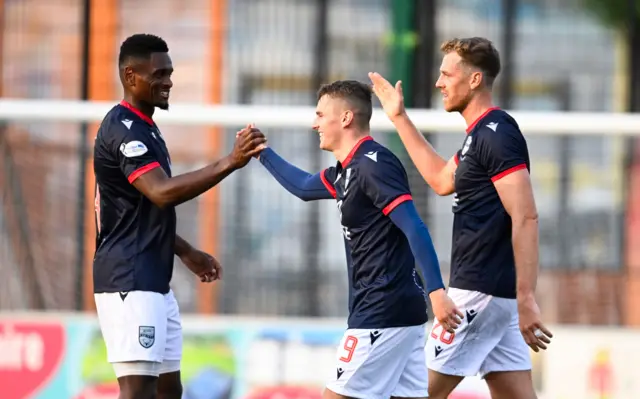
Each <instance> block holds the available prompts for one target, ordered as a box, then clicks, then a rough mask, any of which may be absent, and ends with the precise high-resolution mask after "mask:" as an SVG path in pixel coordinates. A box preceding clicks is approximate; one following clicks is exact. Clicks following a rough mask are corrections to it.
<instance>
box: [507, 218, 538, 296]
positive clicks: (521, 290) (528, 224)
mask: <svg viewBox="0 0 640 399" xmlns="http://www.w3.org/2000/svg"><path fill="white" fill-rule="evenodd" d="M512 242H513V254H514V257H515V263H516V275H517V283H516V289H517V296H518V298H525V297H527V296H531V295H534V294H535V291H536V284H537V281H538V261H539V251H538V218H537V216H533V215H532V216H522V217H517V218H512Z"/></svg>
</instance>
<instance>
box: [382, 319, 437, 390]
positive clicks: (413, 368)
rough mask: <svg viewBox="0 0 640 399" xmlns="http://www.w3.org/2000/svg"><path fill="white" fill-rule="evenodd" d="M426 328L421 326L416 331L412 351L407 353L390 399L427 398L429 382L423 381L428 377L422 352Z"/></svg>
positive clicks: (425, 340) (425, 339)
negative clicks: (405, 361) (404, 363)
mask: <svg viewBox="0 0 640 399" xmlns="http://www.w3.org/2000/svg"><path fill="white" fill-rule="evenodd" d="M426 327H427V326H426V325H423V326H421V327H420V330H418V331H417V333H418V334H417V335H416V340H415V343H414V346H413V350H412V351H411V353H409V357H408V360H407V364H406V366H405V368H404V370H403V371H402V374H401V375H400V379H399V380H398V384H397V385H396V388H395V389H394V390H393V392H392V396H391V399H401V398H402V399H426V398H427V397H428V396H429V382H430V380H428V379H425V376H429V373H428V370H427V359H426V354H425V351H424V348H425V345H426V343H427V328H426ZM429 378H430V376H429Z"/></svg>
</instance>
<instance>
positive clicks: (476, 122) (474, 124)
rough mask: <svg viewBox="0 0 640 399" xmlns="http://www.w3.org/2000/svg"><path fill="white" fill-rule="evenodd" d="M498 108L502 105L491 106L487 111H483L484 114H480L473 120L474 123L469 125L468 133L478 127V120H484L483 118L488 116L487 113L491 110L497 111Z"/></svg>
mask: <svg viewBox="0 0 640 399" xmlns="http://www.w3.org/2000/svg"><path fill="white" fill-rule="evenodd" d="M498 109H500V107H491V108H489V109H487V110H486V111H484V112H483V113H482V115H480V116H479V117H478V118H477V119H476V120H475V121H473V123H472V124H470V125H469V127H467V134H469V133H471V131H472V130H473V128H474V127H476V125H477V124H478V122H480V120H482V118H484V117H485V116H487V114H489V112H491V111H495V110H498Z"/></svg>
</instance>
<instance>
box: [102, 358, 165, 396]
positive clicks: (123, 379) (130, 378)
mask: <svg viewBox="0 0 640 399" xmlns="http://www.w3.org/2000/svg"><path fill="white" fill-rule="evenodd" d="M159 367H160V363H157V362H119V363H113V370H114V371H115V373H116V377H117V378H118V386H119V388H120V395H119V396H118V399H138V398H140V399H156V389H157V385H158V368H159Z"/></svg>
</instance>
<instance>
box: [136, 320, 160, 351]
mask: <svg viewBox="0 0 640 399" xmlns="http://www.w3.org/2000/svg"><path fill="white" fill-rule="evenodd" d="M138 342H139V343H140V345H141V346H142V347H143V348H145V349H149V348H151V347H152V346H153V344H154V343H155V342H156V328H155V327H152V326H140V327H138Z"/></svg>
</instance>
